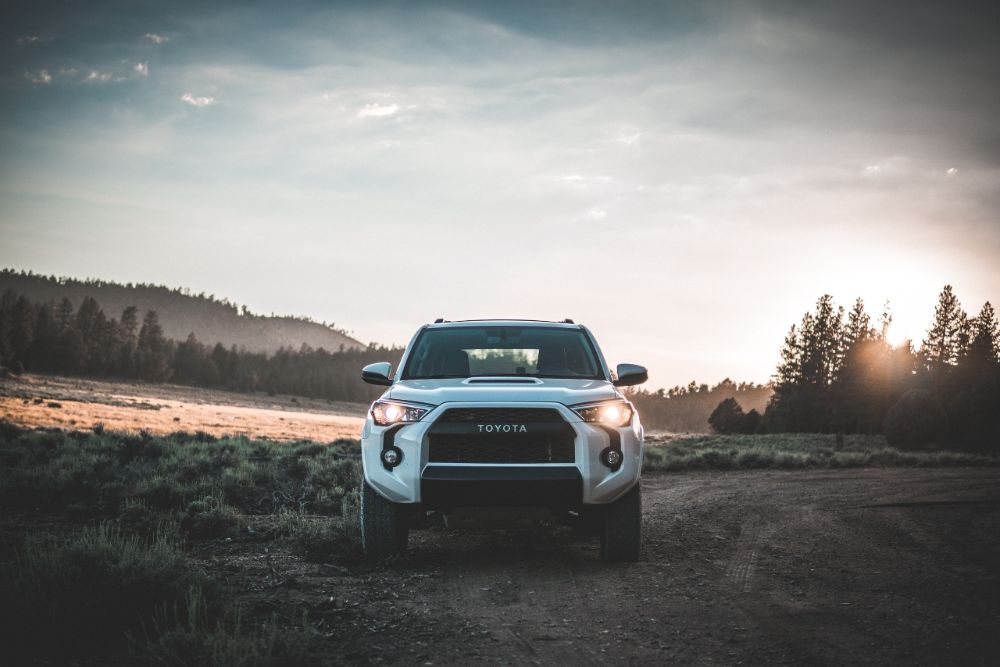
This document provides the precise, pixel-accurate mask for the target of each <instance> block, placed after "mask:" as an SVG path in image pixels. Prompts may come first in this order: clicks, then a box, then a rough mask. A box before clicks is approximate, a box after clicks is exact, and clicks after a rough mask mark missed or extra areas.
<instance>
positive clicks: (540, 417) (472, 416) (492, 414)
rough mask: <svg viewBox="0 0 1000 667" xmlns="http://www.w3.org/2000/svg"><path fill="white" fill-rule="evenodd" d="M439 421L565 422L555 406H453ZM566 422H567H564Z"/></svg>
mask: <svg viewBox="0 0 1000 667" xmlns="http://www.w3.org/2000/svg"><path fill="white" fill-rule="evenodd" d="M437 421H439V422H476V423H479V424H524V423H538V422H555V423H559V422H563V418H562V415H560V414H559V411H558V410H556V409H554V408H452V409H450V410H447V411H446V412H445V413H444V414H443V415H441V416H440V417H438V419H437ZM563 423H565V422H563Z"/></svg>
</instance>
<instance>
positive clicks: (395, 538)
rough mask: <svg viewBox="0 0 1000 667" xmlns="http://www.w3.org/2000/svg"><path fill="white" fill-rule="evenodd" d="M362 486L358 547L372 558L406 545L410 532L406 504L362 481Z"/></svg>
mask: <svg viewBox="0 0 1000 667" xmlns="http://www.w3.org/2000/svg"><path fill="white" fill-rule="evenodd" d="M362 486H363V487H364V488H362V489H361V512H360V514H361V548H362V549H363V550H364V552H365V556H366V557H368V558H371V559H373V560H377V559H379V558H386V557H388V556H393V555H395V554H398V553H400V552H401V551H404V550H405V549H406V541H407V538H408V537H409V534H410V528H409V525H408V523H407V512H406V508H405V507H403V506H402V505H400V504H399V503H394V502H392V501H391V500H386V499H385V498H383V497H382V496H380V495H379V494H378V492H377V491H375V489H373V488H372V487H371V486H369V484H368V482H363V484H362Z"/></svg>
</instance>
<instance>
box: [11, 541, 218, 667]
mask: <svg viewBox="0 0 1000 667" xmlns="http://www.w3.org/2000/svg"><path fill="white" fill-rule="evenodd" d="M0 590H3V591H5V594H4V595H3V596H0V623H2V624H3V627H4V630H5V631H6V633H7V635H8V637H9V639H8V640H6V642H5V645H4V647H3V649H4V650H5V651H6V652H7V655H8V656H10V657H11V660H10V661H9V662H7V664H24V663H27V662H58V663H64V662H69V661H73V662H87V661H88V660H90V659H92V658H94V657H95V656H107V655H109V654H116V653H119V652H121V651H123V650H124V648H125V635H126V633H130V632H131V633H136V632H139V631H140V630H141V629H142V628H144V627H145V628H149V627H150V625H151V622H152V620H153V619H154V617H155V615H156V614H157V613H158V612H159V611H161V610H163V609H168V608H172V607H178V608H180V607H182V606H183V604H184V600H185V597H186V596H187V595H188V594H189V593H190V591H192V590H199V591H201V593H199V595H203V597H204V599H205V600H206V601H213V600H214V599H215V595H214V594H215V591H214V588H212V587H211V586H210V582H208V581H207V579H206V578H205V577H204V575H202V574H201V573H200V572H199V571H198V570H197V569H196V568H194V567H193V566H192V565H191V564H190V563H189V562H188V560H187V559H186V558H185V557H184V554H183V553H182V552H181V550H180V548H179V546H178V545H177V543H176V542H174V541H171V540H168V539H166V538H162V537H161V538H157V539H156V540H155V541H153V542H152V543H151V544H149V545H147V544H145V543H144V542H143V540H142V539H140V538H139V537H136V536H126V535H123V534H122V533H121V532H120V531H119V530H118V529H117V528H115V527H113V526H111V525H109V524H100V525H99V526H97V527H96V528H89V529H85V530H83V531H82V532H80V533H79V534H78V535H76V536H75V537H73V538H71V539H70V540H68V541H63V542H60V541H57V540H56V539H54V538H52V537H45V538H40V539H39V538H36V539H31V540H29V541H28V542H27V543H26V544H25V545H24V546H23V547H22V548H21V549H20V550H19V552H18V554H17V556H16V558H15V560H14V562H13V563H12V564H10V565H8V566H7V567H5V568H3V569H2V570H0ZM206 604H207V602H206ZM209 608H211V605H208V604H207V606H206V609H209Z"/></svg>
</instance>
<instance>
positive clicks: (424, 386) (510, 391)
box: [386, 378, 620, 405]
mask: <svg viewBox="0 0 1000 667" xmlns="http://www.w3.org/2000/svg"><path fill="white" fill-rule="evenodd" d="M471 380H473V381H475V382H473V383H470V382H469V379H447V380H400V381H399V382H397V383H395V384H394V385H392V387H391V388H390V389H389V391H388V392H387V393H386V398H394V399H396V400H399V401H415V402H417V403H428V404H431V405H440V404H442V403H451V402H468V403H486V402H494V401H500V402H510V403H531V402H536V401H537V402H554V403H562V404H563V405H576V404H579V403H590V402H592V401H602V400H607V399H610V398H618V397H619V396H620V394H619V393H618V391H617V390H616V389H615V387H614V385H612V384H611V383H610V382H608V381H607V380H572V379H553V378H538V383H537V384H504V383H502V382H488V383H482V384H481V382H482V381H483V379H482V378H471Z"/></svg>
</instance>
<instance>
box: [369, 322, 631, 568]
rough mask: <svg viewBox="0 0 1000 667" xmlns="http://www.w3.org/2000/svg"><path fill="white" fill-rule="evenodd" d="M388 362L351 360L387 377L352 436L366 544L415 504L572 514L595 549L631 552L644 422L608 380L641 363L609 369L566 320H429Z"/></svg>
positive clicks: (373, 553)
mask: <svg viewBox="0 0 1000 667" xmlns="http://www.w3.org/2000/svg"><path fill="white" fill-rule="evenodd" d="M392 370H393V369H392V367H391V365H390V364H389V363H386V362H383V363H377V364H370V365H368V366H365V368H364V369H363V370H362V372H361V376H362V378H363V379H364V380H365V381H366V382H369V383H371V384H376V385H386V386H388V387H389V388H388V389H387V390H386V392H385V393H384V394H383V395H382V397H381V398H379V399H378V400H377V401H375V402H374V403H373V404H372V406H371V410H370V411H369V414H368V418H367V420H366V421H365V425H364V429H363V431H362V436H361V452H362V463H363V467H364V483H363V488H362V491H361V539H362V545H363V547H364V551H365V554H366V555H368V556H369V557H372V558H381V557H384V556H389V555H392V554H395V553H398V552H399V551H401V550H403V549H405V548H406V542H407V536H408V532H409V524H410V519H411V516H412V515H413V514H414V513H416V512H418V511H419V512H423V513H427V512H429V511H436V512H440V513H441V514H443V515H448V514H449V513H451V512H454V511H456V510H459V509H464V508H479V507H504V508H512V507H513V508H545V509H548V510H551V511H552V512H554V513H557V514H560V515H575V516H576V517H578V520H579V521H580V523H581V524H583V525H586V526H589V527H591V528H593V529H596V531H597V532H599V534H600V539H601V556H602V558H604V559H606V560H617V561H626V560H636V559H638V557H639V550H640V545H641V525H642V523H641V517H640V514H641V501H640V491H639V473H640V470H641V468H642V442H643V430H642V424H641V423H640V422H639V415H638V414H637V413H636V411H635V408H634V407H633V406H632V404H631V403H629V401H628V400H626V398H625V397H624V396H623V395H622V393H621V392H620V391H619V390H618V387H622V386H626V385H635V384H640V383H642V382H645V381H646V379H647V373H646V369H645V368H643V367H642V366H636V365H633V364H619V365H618V367H617V372H615V371H611V370H610V369H609V368H608V365H607V363H606V362H605V360H604V356H603V355H602V354H601V350H600V348H599V347H598V346H597V342H596V341H595V340H594V337H593V335H592V334H591V333H590V331H589V330H588V329H587V328H586V327H584V326H581V325H578V324H574V323H573V322H572V321H571V320H565V321H563V322H537V321H530V320H470V321H463V322H445V321H443V320H438V321H436V322H435V323H434V324H428V325H425V326H423V327H421V328H420V330H419V331H417V333H416V335H414V337H413V339H412V340H411V341H410V344H409V345H408V346H407V347H406V350H405V351H404V353H403V357H402V359H401V361H400V364H399V368H398V369H396V371H395V373H393V372H392Z"/></svg>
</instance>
